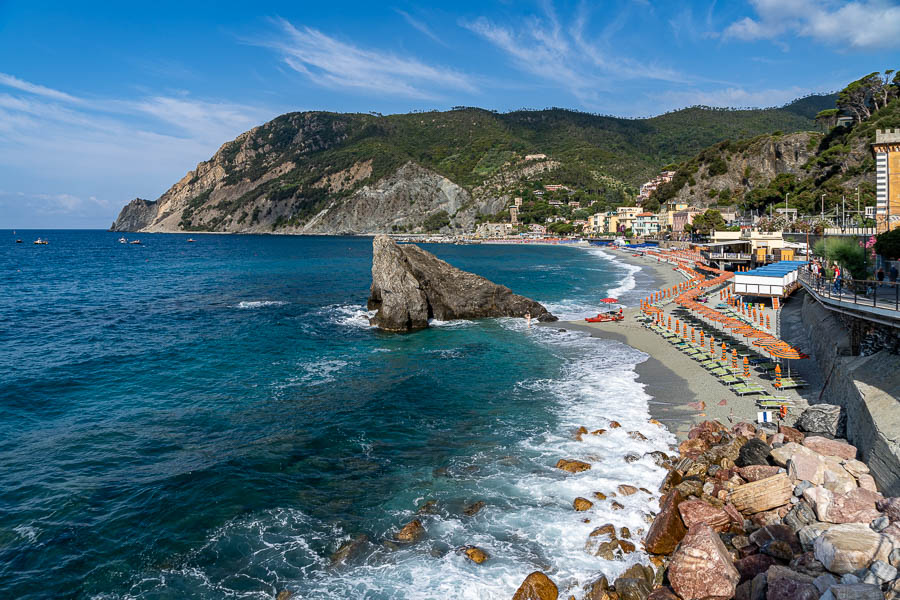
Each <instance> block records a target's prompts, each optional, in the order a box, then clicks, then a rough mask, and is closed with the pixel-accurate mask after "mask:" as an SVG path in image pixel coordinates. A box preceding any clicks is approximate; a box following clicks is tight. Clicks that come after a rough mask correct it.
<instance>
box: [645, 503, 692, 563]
mask: <svg viewBox="0 0 900 600" xmlns="http://www.w3.org/2000/svg"><path fill="white" fill-rule="evenodd" d="M683 499H684V497H683V496H682V495H681V492H679V491H678V490H672V491H671V492H669V493H668V494H666V495H665V496H663V497H662V498H661V500H660V511H659V514H657V515H656V518H655V519H654V520H653V523H652V524H651V525H650V530H649V531H648V532H647V536H646V537H645V538H644V548H645V549H646V550H647V552H649V553H651V554H669V553H670V552H672V551H673V550H675V547H676V546H677V545H678V542H680V541H681V540H682V538H683V537H684V535H685V534H686V533H687V529H685V527H684V522H682V520H681V515H680V513H679V512H678V505H679V504H681V502H682V501H683Z"/></svg>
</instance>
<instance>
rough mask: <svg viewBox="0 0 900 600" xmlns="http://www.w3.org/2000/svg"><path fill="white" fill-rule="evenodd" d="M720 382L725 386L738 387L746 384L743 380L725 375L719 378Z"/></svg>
mask: <svg viewBox="0 0 900 600" xmlns="http://www.w3.org/2000/svg"><path fill="white" fill-rule="evenodd" d="M719 381H720V382H722V383H724V384H725V385H736V384H739V383H743V382H744V380H743V379H741V378H740V377H737V376H735V375H725V376H724V377H719Z"/></svg>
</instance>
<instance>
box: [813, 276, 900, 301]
mask: <svg viewBox="0 0 900 600" xmlns="http://www.w3.org/2000/svg"><path fill="white" fill-rule="evenodd" d="M798 279H799V281H800V283H802V284H803V286H804V287H805V288H807V289H809V290H812V291H814V292H815V293H816V294H818V295H819V296H821V297H823V298H828V299H830V300H838V301H840V302H846V303H849V304H855V305H857V306H860V307H868V306H871V307H873V308H881V309H885V310H894V311H900V282H898V281H876V280H874V279H844V278H841V280H839V281H838V282H835V280H834V279H829V278H827V277H824V276H819V277H816V276H815V275H813V274H812V273H811V272H810V271H809V270H807V269H801V270H800V276H799V278H798Z"/></svg>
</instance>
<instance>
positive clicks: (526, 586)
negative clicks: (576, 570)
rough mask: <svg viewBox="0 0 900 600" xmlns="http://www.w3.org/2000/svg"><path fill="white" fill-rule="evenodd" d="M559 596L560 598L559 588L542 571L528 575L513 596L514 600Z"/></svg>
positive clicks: (541, 599) (544, 598)
mask: <svg viewBox="0 0 900 600" xmlns="http://www.w3.org/2000/svg"><path fill="white" fill-rule="evenodd" d="M557 598H559V588H557V587H556V584H555V583H553V582H552V581H550V578H549V577H547V576H546V575H544V574H543V573H541V572H540V571H535V572H534V573H532V574H531V575H529V576H528V577H526V578H525V581H523V582H522V585H520V586H519V589H518V590H516V593H515V595H514V596H513V600H556V599H557Z"/></svg>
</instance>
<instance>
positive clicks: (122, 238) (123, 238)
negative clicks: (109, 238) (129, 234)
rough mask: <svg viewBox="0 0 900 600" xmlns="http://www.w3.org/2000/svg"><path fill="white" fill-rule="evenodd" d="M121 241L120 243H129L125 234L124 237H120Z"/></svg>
mask: <svg viewBox="0 0 900 600" xmlns="http://www.w3.org/2000/svg"><path fill="white" fill-rule="evenodd" d="M119 243H120V244H127V243H128V240H126V239H125V237H124V236H123V237H120V238H119Z"/></svg>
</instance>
